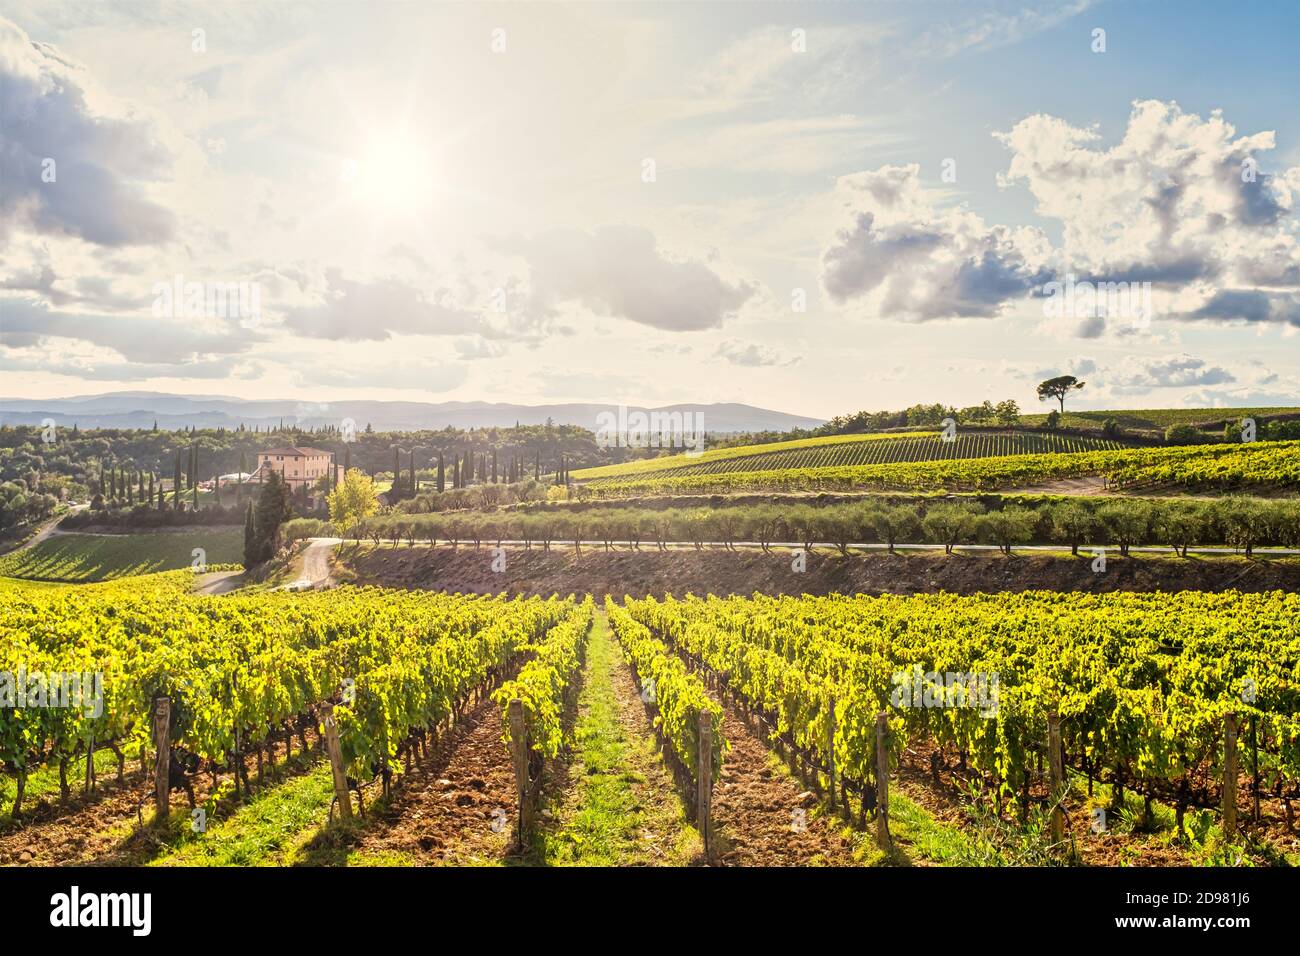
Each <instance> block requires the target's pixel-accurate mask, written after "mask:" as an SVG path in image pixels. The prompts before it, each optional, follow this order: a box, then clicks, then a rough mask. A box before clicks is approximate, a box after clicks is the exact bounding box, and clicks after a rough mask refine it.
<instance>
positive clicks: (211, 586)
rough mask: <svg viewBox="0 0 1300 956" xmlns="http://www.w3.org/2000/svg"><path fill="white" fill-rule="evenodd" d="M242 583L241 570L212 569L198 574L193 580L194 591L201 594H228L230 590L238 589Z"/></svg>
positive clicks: (242, 574)
mask: <svg viewBox="0 0 1300 956" xmlns="http://www.w3.org/2000/svg"><path fill="white" fill-rule="evenodd" d="M243 585H244V572H243V571H212V572H210V573H208V574H202V575H199V577H198V578H197V579H196V580H195V582H194V593H195V594H203V595H211V594H228V593H230V592H231V591H237V590H239V588H241V587H243Z"/></svg>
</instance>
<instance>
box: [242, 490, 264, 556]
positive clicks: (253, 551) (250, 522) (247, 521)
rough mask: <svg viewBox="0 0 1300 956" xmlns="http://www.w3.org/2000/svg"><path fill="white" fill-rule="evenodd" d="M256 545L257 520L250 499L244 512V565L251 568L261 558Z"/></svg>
mask: <svg viewBox="0 0 1300 956" xmlns="http://www.w3.org/2000/svg"><path fill="white" fill-rule="evenodd" d="M258 545H259V542H258V540H257V521H256V518H255V516H254V513H253V503H252V502H251V501H250V502H249V503H248V510H247V511H246V512H245V513H244V567H246V568H251V567H252V566H253V565H255V564H257V563H258V562H259V561H260V560H261V558H260V549H259V546H258Z"/></svg>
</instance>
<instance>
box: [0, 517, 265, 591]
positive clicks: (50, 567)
mask: <svg viewBox="0 0 1300 956" xmlns="http://www.w3.org/2000/svg"><path fill="white" fill-rule="evenodd" d="M195 548H202V549H203V550H204V552H205V556H206V561H207V564H208V565H209V566H215V565H219V564H231V563H234V562H237V561H239V560H240V559H241V558H242V557H243V551H244V537H243V531H242V530H241V529H239V528H229V529H227V528H222V529H220V530H216V531H214V530H211V529H207V528H195V529H194V530H192V531H182V532H172V531H168V532H158V533H156V534H114V535H107V534H106V535H93V534H61V535H55V536H54V537H52V538H46V539H45V540H44V541H42V542H40V543H39V544H37V545H35V546H33V547H30V548H25V549H23V550H21V551H15V552H13V553H11V554H7V555H5V556H4V557H3V558H0V576H3V577H12V578H31V579H34V580H40V581H108V580H112V579H113V578H121V577H127V576H129V575H133V574H148V573H150V572H153V571H173V570H177V569H179V568H188V567H191V566H192V565H193V562H194V560H195V557H194V553H193V552H194V549H195Z"/></svg>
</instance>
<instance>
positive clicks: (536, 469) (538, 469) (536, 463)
mask: <svg viewBox="0 0 1300 956" xmlns="http://www.w3.org/2000/svg"><path fill="white" fill-rule="evenodd" d="M541 480H542V453H541V452H540V451H539V452H538V453H537V457H536V458H534V459H533V481H541Z"/></svg>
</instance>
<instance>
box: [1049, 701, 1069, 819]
mask: <svg viewBox="0 0 1300 956" xmlns="http://www.w3.org/2000/svg"><path fill="white" fill-rule="evenodd" d="M1047 772H1048V774H1049V777H1050V781H1051V788H1052V789H1051V799H1052V842H1053V843H1054V844H1059V843H1060V842H1061V841H1062V840H1064V839H1065V810H1064V809H1063V808H1062V807H1061V801H1062V800H1063V799H1064V798H1065V762H1064V760H1063V759H1062V755H1061V717H1060V715H1059V714H1055V713H1053V714H1048V715H1047Z"/></svg>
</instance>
